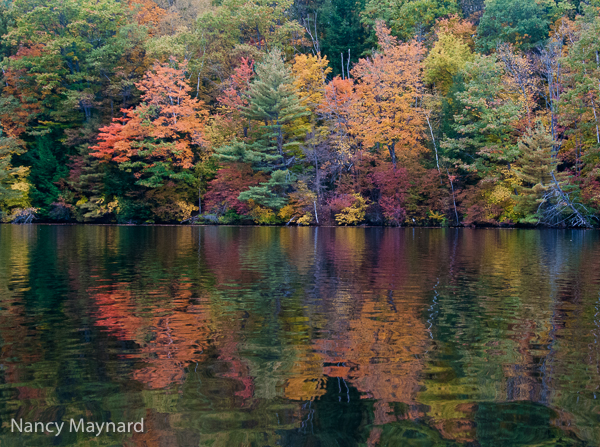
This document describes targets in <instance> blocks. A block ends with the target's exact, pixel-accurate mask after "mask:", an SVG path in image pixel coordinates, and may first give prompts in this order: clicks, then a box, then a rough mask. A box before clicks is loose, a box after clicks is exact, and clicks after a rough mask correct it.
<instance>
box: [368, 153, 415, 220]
mask: <svg viewBox="0 0 600 447" xmlns="http://www.w3.org/2000/svg"><path fill="white" fill-rule="evenodd" d="M372 177H373V183H374V184H375V185H376V186H377V188H378V189H379V194H380V198H379V206H380V207H381V211H382V213H383V216H384V217H385V219H386V221H387V222H389V223H391V224H393V225H400V224H402V222H403V221H404V219H405V217H406V199H407V196H408V189H409V188H410V181H409V173H408V170H407V169H406V168H404V167H400V168H397V169H393V168H392V167H391V166H389V165H386V166H385V168H384V169H380V170H378V171H376V172H375V173H373V174H372Z"/></svg>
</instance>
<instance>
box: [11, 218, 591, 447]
mask: <svg viewBox="0 0 600 447" xmlns="http://www.w3.org/2000/svg"><path fill="white" fill-rule="evenodd" d="M0 390H1V393H0V420H1V422H2V431H1V432H0V445H2V446H34V445H35V446H43V445H61V446H62V445H94V446H114V445H127V446H145V445H148V446H198V445H202V446H204V445H206V446H209V445H210V446H359V445H360V446H376V445H379V446H396V445H400V446H462V445H466V446H542V445H543V446H555V445H556V446H597V445H600V232H598V231H576V230H556V231H554V230H500V229H490V230H484V229H480V230H470V229H406V228H399V229H398V228H281V227H278V228H274V227H269V228H267V227H168V226H165V227H117V226H46V225H28V226H15V225H12V226H11V225H2V226H0ZM82 419H83V420H84V421H85V423H86V424H87V423H88V422H94V423H98V424H101V423H103V422H104V423H106V422H113V423H114V424H118V423H119V422H132V421H133V422H137V421H140V420H141V419H143V420H144V430H143V432H136V431H135V430H133V431H131V430H130V431H129V432H126V433H113V432H110V433H101V434H100V435H99V436H96V434H95V433H88V432H86V431H79V430H69V429H68V428H66V427H67V425H68V424H69V423H70V422H69V421H71V420H74V421H77V422H79V421H81V420H82ZM12 420H16V421H30V422H32V423H33V422H44V423H52V422H57V423H59V422H61V421H62V422H65V423H66V424H65V428H64V430H63V431H62V432H61V433H60V435H58V436H56V435H55V434H53V433H39V432H38V433H27V434H26V433H17V432H15V429H14V426H11V424H12V422H11V421H12ZM114 424H113V425H114ZM11 430H12V432H11ZM113 431H114V430H113Z"/></svg>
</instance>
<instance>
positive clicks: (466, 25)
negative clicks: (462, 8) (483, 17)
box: [435, 14, 477, 50]
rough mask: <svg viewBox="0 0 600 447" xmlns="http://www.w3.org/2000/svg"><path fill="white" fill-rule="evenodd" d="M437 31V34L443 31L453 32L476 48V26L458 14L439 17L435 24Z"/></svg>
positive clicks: (446, 32) (470, 46)
mask: <svg viewBox="0 0 600 447" xmlns="http://www.w3.org/2000/svg"><path fill="white" fill-rule="evenodd" d="M435 33H436V34H437V35H439V34H442V33H444V34H452V35H453V36H456V37H458V38H459V39H462V41H463V42H464V43H466V44H467V45H468V46H469V48H471V50H474V49H475V41H474V40H473V37H474V36H475V34H476V33H477V31H476V29H475V26H474V25H473V23H472V22H470V21H468V20H465V19H461V18H460V16H458V15H457V14H453V15H451V16H449V17H444V18H443V19H439V20H438V22H437V23H436V25H435Z"/></svg>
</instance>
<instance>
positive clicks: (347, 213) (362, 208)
mask: <svg viewBox="0 0 600 447" xmlns="http://www.w3.org/2000/svg"><path fill="white" fill-rule="evenodd" d="M352 195H353V196H354V198H355V199H356V200H355V201H354V203H353V204H352V205H350V206H347V207H346V208H344V209H343V210H342V211H340V212H339V213H338V214H336V215H335V221H336V222H337V223H338V225H357V224H359V223H361V222H362V221H363V220H364V219H365V212H366V211H367V207H368V206H369V205H368V203H367V200H366V199H365V198H364V197H362V196H361V195H360V194H352Z"/></svg>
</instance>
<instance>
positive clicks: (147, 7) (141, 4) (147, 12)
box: [129, 0, 167, 34]
mask: <svg viewBox="0 0 600 447" xmlns="http://www.w3.org/2000/svg"><path fill="white" fill-rule="evenodd" d="M129 9H131V10H132V11H134V12H135V13H136V15H135V18H136V20H137V22H138V23H139V24H140V25H145V26H147V27H148V28H149V30H150V34H154V33H155V28H156V27H157V26H158V24H159V23H160V22H161V21H162V20H163V19H164V18H165V16H166V15H167V11H165V10H164V9H162V8H161V7H160V6H158V5H157V4H156V3H154V2H153V1H152V0H129Z"/></svg>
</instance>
